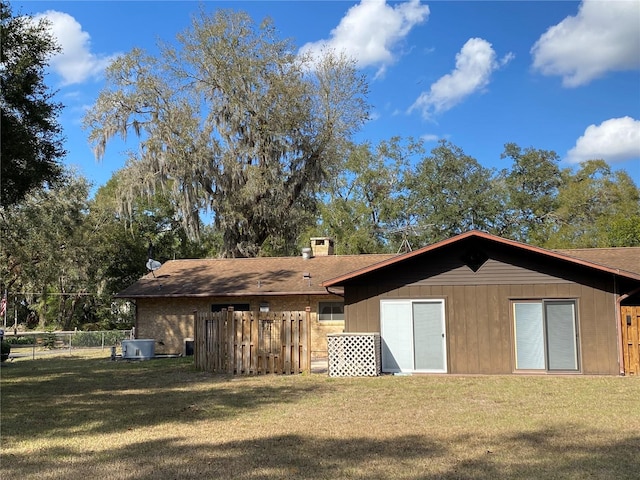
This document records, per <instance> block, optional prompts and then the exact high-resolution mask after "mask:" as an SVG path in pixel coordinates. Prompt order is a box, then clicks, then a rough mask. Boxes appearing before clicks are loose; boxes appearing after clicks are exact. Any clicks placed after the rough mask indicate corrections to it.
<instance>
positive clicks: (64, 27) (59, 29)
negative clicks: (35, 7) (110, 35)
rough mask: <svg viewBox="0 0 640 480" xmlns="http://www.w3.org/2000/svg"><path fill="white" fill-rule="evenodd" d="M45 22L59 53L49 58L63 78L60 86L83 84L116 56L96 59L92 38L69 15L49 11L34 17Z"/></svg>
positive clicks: (97, 56)
mask: <svg viewBox="0 0 640 480" xmlns="http://www.w3.org/2000/svg"><path fill="white" fill-rule="evenodd" d="M41 18H46V19H47V20H48V21H49V22H50V24H51V25H50V29H51V31H52V34H53V36H54V37H55V39H56V41H57V43H58V44H59V45H60V47H62V52H61V53H59V54H56V55H55V56H53V57H52V58H51V61H50V62H49V63H50V66H51V68H53V70H54V71H55V72H56V73H57V74H58V75H60V77H62V83H63V85H72V84H76V83H82V82H84V81H86V80H88V79H89V78H95V77H98V76H100V75H101V74H102V72H103V71H104V69H105V68H106V67H107V66H108V65H109V64H110V63H111V62H112V61H113V60H114V59H115V58H116V57H117V56H118V55H110V56H104V55H96V54H94V53H92V52H91V37H90V36H89V34H88V33H87V32H85V31H83V30H82V26H81V25H80V24H79V23H78V22H77V21H76V19H75V18H73V17H72V16H71V15H69V14H66V13H63V12H57V11H54V10H49V11H46V12H44V13H40V14H38V15H35V16H34V20H35V21H38V20H40V19H41Z"/></svg>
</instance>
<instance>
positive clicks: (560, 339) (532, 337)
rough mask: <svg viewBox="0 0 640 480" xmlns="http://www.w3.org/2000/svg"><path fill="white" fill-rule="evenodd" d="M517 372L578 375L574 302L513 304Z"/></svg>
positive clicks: (553, 301)
mask: <svg viewBox="0 0 640 480" xmlns="http://www.w3.org/2000/svg"><path fill="white" fill-rule="evenodd" d="M513 321H514V339H515V357H516V370H546V371H577V370H578V369H579V366H578V342H577V337H578V332H577V328H576V302H575V301H574V300H538V301H518V302H514V303H513Z"/></svg>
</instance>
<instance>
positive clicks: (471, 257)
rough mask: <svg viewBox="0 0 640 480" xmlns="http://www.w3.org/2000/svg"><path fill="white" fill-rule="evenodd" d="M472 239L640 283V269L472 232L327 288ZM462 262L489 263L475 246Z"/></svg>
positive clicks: (328, 284) (346, 276)
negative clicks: (608, 263)
mask: <svg viewBox="0 0 640 480" xmlns="http://www.w3.org/2000/svg"><path fill="white" fill-rule="evenodd" d="M471 240H478V241H482V242H489V243H491V244H494V245H497V246H501V247H504V248H510V249H512V250H514V251H517V252H519V253H520V254H522V255H529V256H530V255H533V256H536V257H539V258H542V259H545V260H555V261H559V262H566V263H568V264H571V265H575V266H582V267H586V268H589V269H592V270H594V271H596V272H604V273H611V274H614V275H619V276H621V277H625V278H629V279H633V280H640V270H639V271H637V272H633V271H627V270H624V269H622V268H619V267H617V266H610V265H602V264H599V263H596V262H594V261H593V260H587V259H585V258H584V257H587V258H588V255H583V256H582V257H579V256H578V254H577V253H576V251H572V252H573V256H572V255H568V254H567V253H563V251H558V250H556V251H553V250H547V249H544V248H541V247H535V246H532V245H527V244H525V243H521V242H516V241H514V240H509V239H506V238H502V237H498V236H496V235H491V234H488V233H485V232H480V231H476V230H472V231H469V232H466V233H463V234H460V235H457V236H455V237H451V238H449V239H447V240H443V241H441V242H437V243H434V244H432V245H428V246H426V247H423V248H420V249H418V250H414V251H412V252H408V253H405V254H403V255H398V256H396V257H393V258H389V259H387V260H385V261H382V262H380V263H377V264H375V265H369V266H366V267H364V268H362V269H360V270H357V271H353V272H348V273H346V274H344V275H341V276H336V277H334V278H332V279H329V280H327V281H325V282H324V283H323V285H324V286H325V287H336V286H342V285H344V283H346V282H349V281H352V280H354V279H356V278H359V277H362V276H365V275H367V274H369V273H372V272H377V273H380V271H381V270H383V269H385V268H386V267H390V266H399V265H401V264H404V263H407V265H408V264H410V262H411V260H412V259H416V258H417V257H422V256H426V255H433V254H437V253H438V252H439V251H442V250H445V249H446V248H447V247H449V246H452V245H462V244H464V243H466V242H469V243H470V244H471V242H470V241H471ZM633 253H635V252H627V255H632V254H633ZM618 255H619V256H622V254H620V253H618ZM600 258H601V259H603V258H604V255H602V257H600ZM461 260H462V261H463V262H464V263H465V264H466V265H467V266H468V267H469V268H471V269H472V270H474V271H475V270H477V269H478V268H480V266H481V265H482V263H483V262H484V261H486V258H485V259H483V258H482V250H481V249H474V248H473V247H472V248H470V249H468V250H467V252H466V253H465V254H464V255H463V257H462V258H461Z"/></svg>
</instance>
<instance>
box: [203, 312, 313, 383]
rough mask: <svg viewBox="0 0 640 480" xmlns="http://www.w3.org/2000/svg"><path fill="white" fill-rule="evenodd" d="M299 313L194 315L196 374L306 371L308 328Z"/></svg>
mask: <svg viewBox="0 0 640 480" xmlns="http://www.w3.org/2000/svg"><path fill="white" fill-rule="evenodd" d="M310 315H311V314H310V313H309V311H303V312H267V313H265V312H236V311H234V310H233V309H228V310H222V311H221V312H194V322H195V326H194V327H195V328H194V332H195V337H194V357H195V364H196V368H199V369H201V370H205V371H208V372H213V373H230V374H235V375H251V374H266V373H279V374H296V373H302V372H309V371H311V348H310V344H311V341H310V338H311V330H310V327H311V322H310V318H311V316H310Z"/></svg>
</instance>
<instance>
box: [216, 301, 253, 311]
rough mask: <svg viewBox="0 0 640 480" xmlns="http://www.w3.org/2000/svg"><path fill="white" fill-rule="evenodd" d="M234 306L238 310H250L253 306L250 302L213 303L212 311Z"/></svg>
mask: <svg viewBox="0 0 640 480" xmlns="http://www.w3.org/2000/svg"><path fill="white" fill-rule="evenodd" d="M230 307H231V308H233V309H234V310H235V311H236V312H248V311H249V310H251V307H250V305H249V304H248V303H214V304H212V305H211V311H212V312H221V311H222V309H223V308H230Z"/></svg>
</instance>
